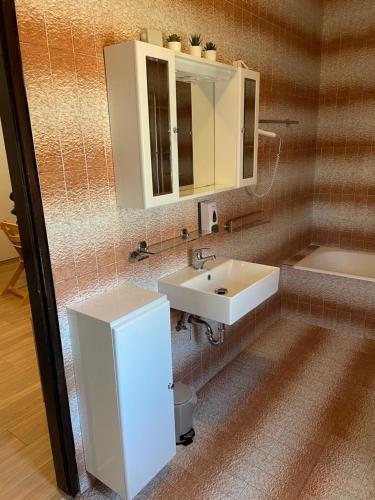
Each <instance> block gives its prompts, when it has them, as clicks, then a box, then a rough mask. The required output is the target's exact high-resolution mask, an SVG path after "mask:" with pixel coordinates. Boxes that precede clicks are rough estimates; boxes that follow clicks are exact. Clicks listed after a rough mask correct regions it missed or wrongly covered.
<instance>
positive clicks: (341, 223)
mask: <svg viewBox="0 0 375 500" xmlns="http://www.w3.org/2000/svg"><path fill="white" fill-rule="evenodd" d="M374 18H375V2H374V1H373V0H361V1H360V2H358V1H356V0H344V1H338V0H325V2H324V17H323V34H322V36H323V45H322V65H321V89H320V106H319V124H318V155H317V165H316V182H315V194H314V238H313V239H314V241H315V242H317V243H320V244H325V243H328V244H330V245H337V246H342V247H347V248H352V247H353V248H357V249H367V250H372V251H374V250H375V149H374V138H375V135H374V130H375V71H374V68H375V23H374Z"/></svg>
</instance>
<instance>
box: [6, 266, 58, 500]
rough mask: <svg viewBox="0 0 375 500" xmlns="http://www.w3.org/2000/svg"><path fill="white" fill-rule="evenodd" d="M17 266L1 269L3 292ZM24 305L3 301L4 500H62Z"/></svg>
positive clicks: (12, 299) (9, 299) (8, 297)
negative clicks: (56, 480) (56, 479)
mask: <svg viewBox="0 0 375 500" xmlns="http://www.w3.org/2000/svg"><path fill="white" fill-rule="evenodd" d="M16 265H17V262H16V261H8V262H6V263H0V290H2V288H3V287H4V285H5V283H6V281H7V280H8V279H9V278H10V276H11V274H12V272H13V270H14V269H15V267H16ZM21 283H22V279H21ZM24 283H25V280H24ZM20 304H21V299H19V298H17V297H14V296H12V295H9V294H7V295H5V296H0V499H6V500H8V499H9V500H10V499H11V500H18V499H27V500H32V499H38V500H44V499H60V498H61V497H62V495H61V493H60V492H59V491H58V490H57V489H56V486H55V477H54V468H53V463H52V453H51V448H50V443H49V436H48V429H47V423H46V416H45V408H44V403H43V397H42V391H41V386H40V380H39V371H38V365H37V360H36V355H35V348H34V340H33V334H32V329H31V322H30V309H29V305H28V304H26V305H24V306H21V305H20Z"/></svg>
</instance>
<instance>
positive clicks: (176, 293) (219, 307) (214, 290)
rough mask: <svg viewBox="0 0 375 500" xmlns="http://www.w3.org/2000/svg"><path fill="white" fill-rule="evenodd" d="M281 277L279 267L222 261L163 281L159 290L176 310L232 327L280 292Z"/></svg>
mask: <svg viewBox="0 0 375 500" xmlns="http://www.w3.org/2000/svg"><path fill="white" fill-rule="evenodd" d="M279 275H280V269H279V268H278V267H272V266H264V265H262V264H254V263H252V262H244V261H241V260H233V259H226V258H223V257H219V258H217V259H216V261H213V262H207V263H206V265H205V268H204V269H203V270H196V269H194V268H193V267H186V268H184V269H182V270H181V271H177V272H176V273H173V274H170V275H169V276H166V277H164V278H162V279H160V280H159V281H158V289H159V292H162V293H165V294H166V295H167V296H168V300H169V302H170V303H171V307H173V308H174V309H179V310H180V311H185V312H187V313H191V314H195V315H197V316H202V317H203V318H206V319H212V320H214V321H218V322H221V323H225V324H227V325H232V324H233V323H235V322H236V321H237V320H239V319H240V318H242V316H244V315H245V314H247V313H248V312H249V311H251V310H252V309H254V308H255V307H256V306H258V305H259V304H261V303H262V302H264V301H265V300H266V299H268V298H269V297H271V295H273V294H274V293H276V292H277V289H278V286H279Z"/></svg>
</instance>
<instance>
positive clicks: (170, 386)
mask: <svg viewBox="0 0 375 500" xmlns="http://www.w3.org/2000/svg"><path fill="white" fill-rule="evenodd" d="M173 387H174V383H173V382H170V383H169V384H168V389H171V390H172V389H173Z"/></svg>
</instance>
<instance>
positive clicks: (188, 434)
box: [173, 382, 197, 446]
mask: <svg viewBox="0 0 375 500" xmlns="http://www.w3.org/2000/svg"><path fill="white" fill-rule="evenodd" d="M173 396H174V418H175V427H176V444H183V445H184V446H187V445H189V444H191V443H192V442H193V438H194V436H195V431H194V428H193V411H194V406H195V404H196V402H197V396H196V394H195V390H194V388H193V387H190V386H189V385H186V384H183V383H182V382H176V383H175V384H174V387H173Z"/></svg>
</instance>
